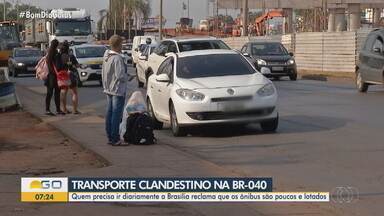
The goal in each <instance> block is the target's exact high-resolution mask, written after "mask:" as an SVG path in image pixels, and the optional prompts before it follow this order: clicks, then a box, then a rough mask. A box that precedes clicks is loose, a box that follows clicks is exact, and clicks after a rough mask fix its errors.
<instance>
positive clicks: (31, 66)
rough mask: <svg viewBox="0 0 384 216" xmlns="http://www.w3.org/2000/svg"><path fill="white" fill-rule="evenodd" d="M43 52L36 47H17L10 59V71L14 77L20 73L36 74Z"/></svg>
mask: <svg viewBox="0 0 384 216" xmlns="http://www.w3.org/2000/svg"><path fill="white" fill-rule="evenodd" d="M41 57H43V52H42V51H41V50H39V49H36V48H15V49H13V51H12V54H11V56H10V57H9V59H8V68H9V73H10V74H12V76H13V77H17V76H18V75H19V74H34V73H35V72H36V70H35V67H36V65H37V63H38V61H39V60H40V59H41Z"/></svg>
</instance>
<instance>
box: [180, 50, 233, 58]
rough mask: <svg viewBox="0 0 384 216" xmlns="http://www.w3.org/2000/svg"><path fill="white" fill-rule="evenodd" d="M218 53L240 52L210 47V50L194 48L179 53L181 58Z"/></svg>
mask: <svg viewBox="0 0 384 216" xmlns="http://www.w3.org/2000/svg"><path fill="white" fill-rule="evenodd" d="M217 54H239V53H238V52H237V51H235V50H224V49H209V50H194V51H186V52H181V53H178V54H177V55H178V57H179V58H183V57H190V56H198V55H217Z"/></svg>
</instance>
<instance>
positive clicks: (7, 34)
mask: <svg viewBox="0 0 384 216" xmlns="http://www.w3.org/2000/svg"><path fill="white" fill-rule="evenodd" d="M16 47H21V43H20V37H19V31H18V24H17V23H16V22H13V21H4V22H0V67H1V66H6V65H8V58H9V56H10V55H11V53H12V50H13V48H16Z"/></svg>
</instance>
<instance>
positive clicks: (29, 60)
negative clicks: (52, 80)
mask: <svg viewBox="0 0 384 216" xmlns="http://www.w3.org/2000/svg"><path fill="white" fill-rule="evenodd" d="M40 58H41V56H29V57H15V58H14V59H15V61H16V62H18V63H26V64H27V63H36V62H37V61H38V60H40Z"/></svg>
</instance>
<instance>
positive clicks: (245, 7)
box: [217, 0, 384, 35]
mask: <svg viewBox="0 0 384 216" xmlns="http://www.w3.org/2000/svg"><path fill="white" fill-rule="evenodd" d="M217 6H218V8H219V9H242V11H243V12H242V16H243V17H242V19H243V23H244V26H248V16H247V14H248V11H249V9H283V11H284V13H285V15H286V25H287V26H288V28H287V30H286V33H291V32H292V26H293V10H294V9H318V8H322V9H323V10H324V11H328V13H327V14H328V31H329V32H334V31H345V30H349V31H355V30H357V29H359V28H360V27H361V10H363V9H366V8H372V9H374V15H373V22H374V23H378V22H379V20H380V16H381V12H382V11H383V8H384V0H217ZM346 19H348V22H347V23H348V26H347V27H346V25H345V20H346ZM243 31H244V32H243V33H244V35H247V28H243Z"/></svg>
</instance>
